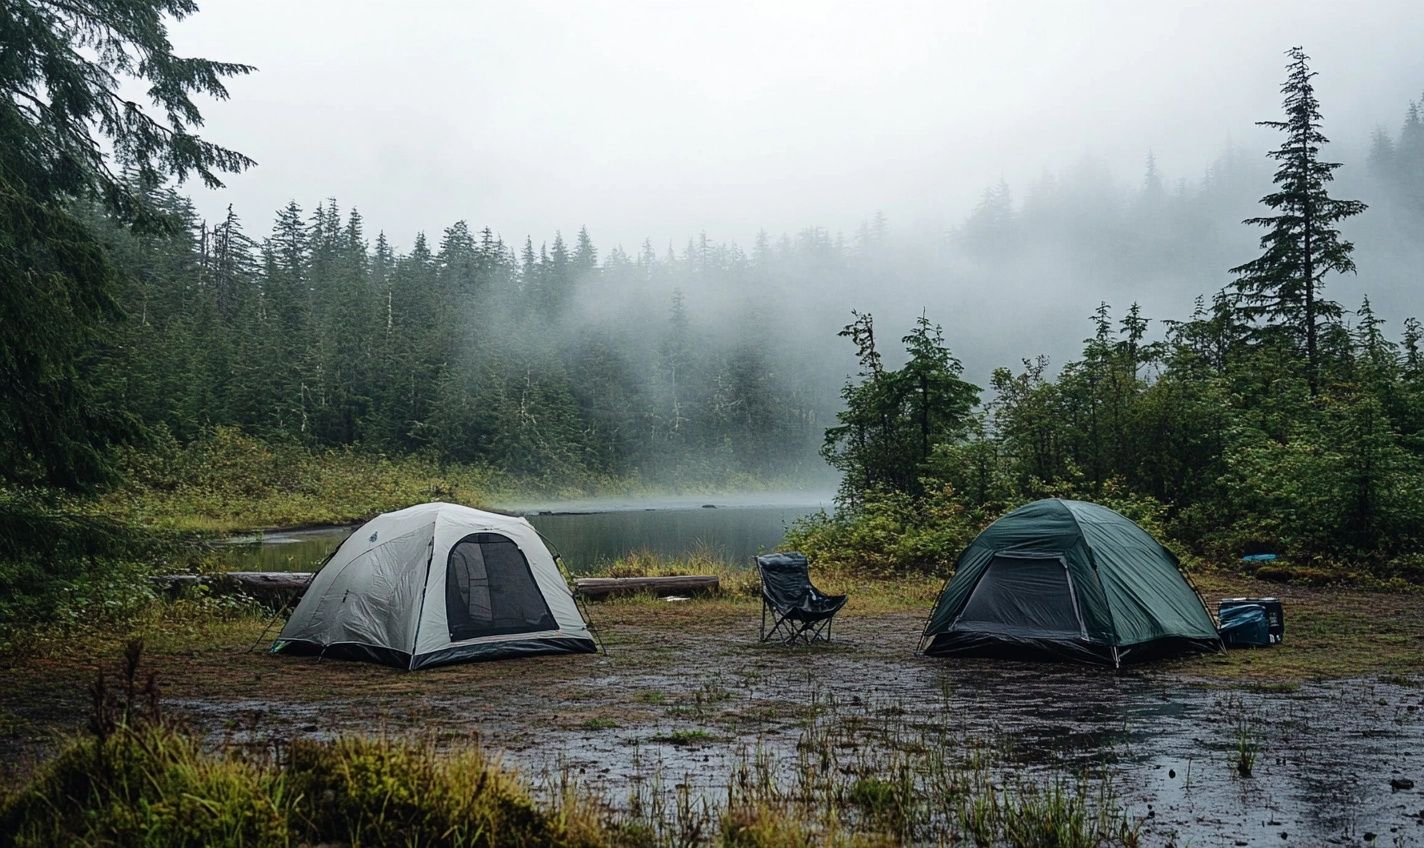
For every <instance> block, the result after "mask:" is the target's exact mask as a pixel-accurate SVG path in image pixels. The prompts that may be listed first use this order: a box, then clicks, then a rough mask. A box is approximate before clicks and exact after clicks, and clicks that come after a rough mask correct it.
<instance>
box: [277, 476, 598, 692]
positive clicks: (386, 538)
mask: <svg viewBox="0 0 1424 848" xmlns="http://www.w3.org/2000/svg"><path fill="white" fill-rule="evenodd" d="M596 650H597V648H596V645H595V644H594V641H593V637H592V635H591V634H590V633H589V629H588V625H587V623H586V622H585V621H584V619H583V616H582V615H580V614H579V609H578V606H577V605H576V604H575V603H574V599H573V595H572V594H570V592H569V587H568V584H566V583H565V582H564V578H563V576H562V575H561V574H560V572H559V567H558V565H557V564H556V563H555V562H554V557H553V555H552V554H550V553H549V549H548V548H547V547H545V545H544V542H543V540H542V539H540V538H539V534H538V532H537V531H535V529H534V528H533V527H532V526H531V525H530V524H529V522H528V521H526V520H524V519H523V518H518V517H515V516H509V515H497V514H495V513H490V512H482V511H480V510H477V509H471V508H469V507H465V506H458V505H455V504H448V503H428V504H420V505H419V506H413V507H409V508H407V509H402V510H400V511H398V512H388V513H386V514H384V515H378V516H376V517H375V518H373V519H371V520H370V521H368V522H366V523H365V524H363V525H362V526H361V527H360V528H359V529H357V530H356V532H354V533H352V534H351V535H350V536H349V537H348V538H347V539H346V541H345V542H342V543H341V547H339V548H337V550H336V553H334V554H332V556H331V558H330V559H329V560H328V561H327V563H326V565H325V566H324V567H323V568H322V569H321V570H320V571H318V572H317V574H316V575H315V576H314V577H313V578H312V581H311V585H310V586H308V587H307V590H306V593H305V594H304V595H303V596H302V599H301V601H300V602H299V603H298V604H297V608H296V609H295V610H294V611H293V612H292V616H291V618H290V619H288V620H287V625H286V626H285V627H283V628H282V633H281V635H280V636H278V637H277V641H276V642H274V643H273V645H272V652H273V653H294V654H320V655H322V656H325V657H338V658H345V659H361V660H369V661H372V662H379V663H385V664H386V665H393V666H397V667H399V668H408V669H417V668H426V667H428V666H433V665H443V664H446V663H454V662H466V661H470V660H482V659H495V658H499V657H512V656H524V655H531V654H548V653H592V652H594V651H596Z"/></svg>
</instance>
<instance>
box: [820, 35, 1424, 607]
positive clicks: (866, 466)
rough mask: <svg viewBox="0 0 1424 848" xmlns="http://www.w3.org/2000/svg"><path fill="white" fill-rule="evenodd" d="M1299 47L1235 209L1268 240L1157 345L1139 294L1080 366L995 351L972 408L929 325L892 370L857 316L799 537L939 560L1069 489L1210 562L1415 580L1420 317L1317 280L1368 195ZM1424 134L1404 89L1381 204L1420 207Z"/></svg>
mask: <svg viewBox="0 0 1424 848" xmlns="http://www.w3.org/2000/svg"><path fill="white" fill-rule="evenodd" d="M1291 56H1292V59H1291V65H1290V77H1289V78H1288V80H1287V84H1286V86H1285V88H1284V89H1283V91H1284V92H1285V94H1286V98H1285V102H1284V110H1285V116H1284V117H1283V119H1282V120H1279V121H1271V122H1267V123H1268V125H1269V126H1271V127H1273V128H1274V129H1277V130H1280V131H1281V132H1282V133H1283V134H1284V136H1285V138H1284V140H1283V141H1282V143H1281V146H1280V147H1279V148H1278V149H1277V150H1276V151H1274V152H1273V153H1272V154H1271V156H1270V158H1271V159H1272V160H1273V161H1274V162H1275V163H1276V165H1277V169H1276V171H1275V175H1274V178H1273V182H1274V188H1273V190H1271V191H1270V192H1269V193H1267V194H1266V195H1265V196H1264V197H1262V198H1261V204H1262V209H1261V211H1260V213H1259V214H1258V216H1257V217H1253V218H1251V219H1249V220H1247V221H1246V222H1245V223H1246V224H1247V225H1249V226H1254V227H1256V228H1258V229H1260V230H1261V232H1262V235H1261V238H1260V243H1259V248H1258V251H1259V252H1258V255H1257V256H1256V257H1255V258H1250V257H1249V256H1247V257H1242V259H1243V260H1245V261H1243V262H1241V263H1240V264H1238V265H1237V266H1236V267H1234V268H1232V269H1231V273H1232V275H1233V280H1232V282H1231V283H1230V284H1228V285H1227V286H1226V287H1225V288H1223V289H1221V290H1220V291H1218V292H1217V293H1216V294H1215V295H1214V296H1212V297H1210V298H1206V297H1203V298H1198V300H1197V303H1196V307H1195V309H1194V310H1193V311H1192V312H1191V314H1189V315H1186V316H1184V317H1182V318H1180V319H1176V320H1165V321H1163V322H1162V324H1163V326H1164V332H1163V333H1161V334H1159V335H1157V336H1156V337H1155V338H1154V335H1153V334H1152V333H1150V332H1149V327H1150V322H1149V320H1148V319H1147V317H1145V316H1144V315H1143V313H1142V310H1141V309H1140V308H1139V307H1138V305H1136V304H1133V305H1131V306H1130V307H1129V308H1128V309H1126V310H1125V311H1121V312H1119V313H1118V314H1116V315H1115V314H1114V312H1113V310H1112V309H1111V308H1110V307H1109V306H1108V305H1107V304H1106V303H1102V304H1100V305H1099V306H1098V308H1097V310H1096V311H1095V312H1094V314H1093V316H1092V318H1091V324H1090V325H1089V326H1090V328H1091V334H1090V335H1089V337H1088V338H1087V339H1086V340H1085V342H1084V346H1083V349H1082V353H1081V355H1080V356H1079V357H1078V358H1077V359H1075V360H1073V361H1070V362H1068V363H1066V364H1065V365H1064V366H1063V367H1062V368H1061V369H1060V370H1058V371H1057V372H1056V373H1055V372H1054V371H1053V370H1052V369H1051V368H1050V367H1049V362H1048V360H1047V358H1046V357H1043V356H1039V357H1036V358H1033V357H1031V358H1027V359H1024V360H1023V362H1022V365H1021V366H1020V367H1017V368H998V369H996V370H995V371H994V372H993V374H992V377H991V380H990V385H989V386H988V387H987V388H988V389H989V391H988V393H987V396H986V397H985V403H984V404H983V405H982V406H980V405H979V404H978V401H979V400H980V398H981V394H980V393H981V391H982V389H981V388H980V387H977V386H971V385H969V384H968V383H966V382H964V381H963V380H962V368H961V366H960V364H959V362H958V361H957V360H956V359H955V358H954V356H953V355H952V354H951V352H950V349H949V346H948V344H947V343H946V341H945V340H944V338H943V336H942V334H941V333H940V331H939V328H938V327H937V326H935V325H933V324H931V323H930V322H929V321H928V319H927V318H923V317H922V318H921V319H920V320H919V321H918V322H917V323H916V325H915V327H914V329H913V330H912V331H911V332H910V333H909V334H908V335H906V336H905V337H904V338H903V340H902V341H903V344H904V347H905V352H906V356H907V359H906V364H905V365H904V366H903V367H902V368H899V369H892V368H887V367H886V366H885V365H884V363H883V357H882V351H883V350H884V349H886V347H887V345H886V344H885V342H884V340H883V339H877V338H876V335H875V328H876V325H875V322H874V321H873V319H871V318H870V316H868V315H857V316H856V320H855V321H854V322H853V323H851V324H850V325H848V326H847V327H846V328H845V330H844V331H843V332H842V335H844V336H848V337H849V338H850V339H851V341H852V343H853V344H854V346H855V349H856V352H857V355H858V357H859V361H860V363H861V367H860V371H859V375H858V376H857V377H856V378H855V379H853V380H851V381H850V382H848V383H847V384H846V386H845V389H844V390H843V393H842V394H843V398H844V400H845V409H844V411H842V412H841V413H840V414H839V424H838V426H836V427H834V428H832V429H831V430H829V431H828V433H827V439H826V442H825V446H824V454H825V456H826V458H827V460H828V461H830V462H831V463H832V464H833V465H835V466H836V467H838V468H840V469H841V470H842V471H843V472H844V474H845V477H844V479H843V483H842V488H841V500H842V502H843V503H844V504H845V505H846V506H847V508H846V509H843V510H842V511H841V512H840V513H839V514H838V515H836V516H833V517H830V516H823V517H821V518H819V519H814V520H811V521H809V522H806V523H803V524H802V525H801V526H799V527H798V528H796V529H795V531H794V532H793V534H792V541H793V543H794V544H796V545H798V546H800V547H802V548H805V549H809V550H811V551H813V552H814V553H816V554H818V555H820V556H823V557H825V558H829V559H840V560H842V561H850V562H859V563H861V564H864V565H870V566H879V567H881V568H885V569H896V568H905V567H914V566H917V565H918V566H923V567H931V568H938V567H939V566H941V565H942V564H943V563H944V562H946V561H950V560H952V559H953V558H954V557H955V556H956V555H957V553H958V551H959V550H960V549H961V548H962V546H963V545H964V544H965V543H966V541H967V540H968V538H970V537H971V536H972V534H973V533H974V532H977V530H978V529H979V528H980V527H982V526H983V525H984V524H985V523H987V522H988V521H991V520H993V519H994V518H995V517H997V516H998V515H1000V514H1002V513H1003V512H1004V511H1005V510H1008V509H1011V508H1012V507H1014V506H1016V505H1018V504H1020V503H1022V502H1023V501H1025V500H1028V499H1032V498H1038V497H1046V496H1064V497H1079V498H1084V499H1089V500H1096V501H1101V502H1105V503H1108V504H1109V505H1112V506H1115V507H1117V508H1119V509H1121V510H1122V511H1124V512H1126V513H1127V514H1129V515H1130V516H1132V517H1133V518H1136V519H1138V520H1139V521H1141V522H1143V523H1144V524H1146V525H1147V526H1148V527H1150V528H1151V529H1153V530H1155V531H1157V532H1158V533H1159V534H1161V535H1163V536H1164V537H1168V538H1171V539H1174V540H1175V541H1177V542H1178V543H1180V544H1181V545H1183V546H1184V548H1185V549H1186V550H1189V551H1195V552H1197V553H1201V554H1205V555H1208V556H1210V557H1212V558H1214V559H1217V560H1227V561H1230V560H1234V559H1237V558H1239V557H1240V556H1242V555H1246V554H1256V553H1275V554H1278V555H1280V556H1283V557H1285V558H1286V560H1288V561H1290V562H1291V563H1292V564H1293V566H1292V568H1290V569H1286V570H1282V571H1281V572H1280V573H1282V574H1285V573H1291V574H1304V575H1307V576H1310V577H1312V578H1319V579H1333V578H1338V577H1339V576H1341V574H1342V573H1343V572H1347V571H1353V572H1356V573H1362V572H1366V571H1368V572H1372V573H1374V574H1375V575H1376V576H1385V577H1391V576H1393V577H1403V578H1407V579H1411V580H1419V579H1424V350H1421V345H1424V327H1422V326H1421V325H1420V323H1419V322H1418V321H1417V320H1415V319H1413V318H1410V319H1406V320H1405V321H1403V322H1402V324H1401V325H1400V326H1399V327H1398V329H1397V330H1396V331H1395V332H1394V333H1390V332H1387V330H1386V327H1385V322H1384V321H1383V320H1382V319H1381V318H1380V317H1379V316H1378V315H1376V314H1375V311H1374V309H1373V308H1372V306H1371V304H1370V301H1369V299H1368V298H1365V299H1364V300H1363V301H1362V302H1361V303H1360V304H1359V305H1358V307H1357V308H1355V309H1353V310H1347V309H1345V308H1344V307H1342V306H1341V305H1340V304H1338V303H1336V302H1335V301H1333V300H1331V299H1330V298H1329V297H1327V296H1326V288H1327V283H1328V282H1334V281H1335V280H1337V279H1339V275H1341V274H1343V273H1352V272H1355V271H1356V270H1357V269H1356V265H1355V262H1354V258H1353V253H1354V246H1353V244H1352V243H1351V242H1350V241H1349V240H1348V239H1346V238H1345V237H1344V235H1343V234H1342V231H1341V224H1342V222H1344V221H1346V220H1347V219H1350V218H1353V217H1355V216H1357V215H1361V214H1362V213H1364V212H1365V211H1366V206H1365V204H1363V203H1361V202H1359V201H1355V200H1347V199H1342V198H1340V197H1338V196H1336V195H1335V194H1334V193H1333V188H1332V186H1331V183H1332V181H1333V179H1334V175H1335V171H1336V170H1337V169H1338V168H1340V167H1341V166H1340V165H1339V164H1338V163H1331V162H1328V161H1326V159H1325V157H1324V156H1323V150H1324V147H1325V145H1326V143H1327V139H1326V138H1325V136H1324V135H1323V133H1322V131H1321V127H1322V118H1321V116H1320V111H1319V104H1318V103H1317V102H1316V100H1315V96H1314V91H1313V86H1312V84H1311V82H1310V80H1311V78H1312V77H1313V73H1312V72H1311V71H1310V70H1309V67H1308V64H1307V60H1306V57H1305V56H1304V54H1303V53H1301V52H1300V51H1298V50H1297V51H1293V52H1292V54H1291ZM1421 136H1424V134H1421V133H1420V121H1419V116H1418V105H1417V104H1416V105H1411V107H1410V110H1409V114H1408V118H1407V120H1406V123H1405V126H1404V131H1403V132H1402V133H1401V135H1400V138H1399V140H1398V141H1397V142H1395V141H1393V140H1392V139H1390V138H1389V137H1388V136H1384V135H1383V134H1378V135H1377V136H1376V149H1377V151H1380V150H1382V151H1388V156H1387V157H1386V156H1384V155H1383V154H1380V155H1377V156H1375V157H1374V158H1373V159H1372V160H1371V161H1372V166H1373V167H1374V168H1375V169H1376V173H1377V175H1379V176H1382V177H1388V178H1389V179H1390V180H1391V181H1390V182H1389V183H1388V184H1389V185H1390V186H1391V187H1392V189H1391V193H1390V195H1389V197H1388V198H1387V203H1389V204H1390V206H1391V207H1392V208H1391V209H1390V210H1389V211H1390V213H1391V214H1393V215H1396V216H1401V215H1407V214H1409V211H1410V210H1413V214H1414V215H1416V216H1418V213H1419V211H1420V210H1421V209H1424V182H1421V181H1420V180H1419V179H1417V178H1416V177H1417V175H1418V174H1424V138H1421ZM1383 168H1390V169H1395V170H1393V171H1381V170H1380V169H1383ZM1396 220H1398V219H1396ZM1404 220H1412V221H1413V222H1414V225H1415V226H1416V227H1419V226H1420V225H1421V224H1424V217H1414V218H1412V219H1409V218H1405V219H1404ZM1271 568H1276V567H1275V566H1272V567H1271ZM1268 571H1270V568H1268Z"/></svg>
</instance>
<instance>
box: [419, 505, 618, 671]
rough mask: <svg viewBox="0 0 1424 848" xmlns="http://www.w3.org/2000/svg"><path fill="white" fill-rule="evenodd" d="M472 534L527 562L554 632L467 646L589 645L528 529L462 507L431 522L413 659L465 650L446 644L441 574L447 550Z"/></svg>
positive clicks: (550, 560)
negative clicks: (495, 538) (493, 538)
mask: <svg viewBox="0 0 1424 848" xmlns="http://www.w3.org/2000/svg"><path fill="white" fill-rule="evenodd" d="M472 533H498V534H499V535H501V536H505V537H507V538H508V539H510V540H511V541H513V542H514V544H515V545H517V546H519V549H520V551H522V552H523V554H524V557H525V559H526V560H528V562H529V570H530V572H531V573H532V574H533V577H534V583H535V585H536V586H538V587H539V591H540V593H542V594H543V596H544V602H545V603H546V604H548V605H549V612H550V613H551V614H552V615H553V616H554V621H555V622H556V623H557V624H558V630H544V631H535V632H528V633H512V634H507V635H501V636H482V637H480V638H478V639H469V640H466V642H470V643H493V642H501V641H505V642H521V641H526V640H529V639H534V638H541V637H554V638H569V639H591V638H592V637H590V636H589V633H588V627H587V626H586V625H585V624H584V621H583V616H582V615H580V614H579V611H578V607H577V605H575V604H574V599H573V595H571V594H570V593H569V587H568V584H566V583H565V582H564V578H563V575H561V574H560V573H559V567H558V565H557V564H555V562H554V557H553V556H552V555H551V554H550V553H549V550H548V548H546V547H545V546H544V541H543V540H542V539H540V538H539V534H538V533H537V532H535V530H534V528H533V526H532V525H530V524H529V522H528V521H526V520H524V519H523V518H517V517H513V516H504V515H494V514H492V513H484V512H480V511H478V510H473V509H468V508H467V507H450V508H448V509H446V510H442V511H441V512H440V514H439V516H438V517H437V518H436V520H435V549H434V550H435V555H434V556H433V557H432V558H431V560H430V577H429V579H428V580H427V581H426V584H425V612H424V614H423V617H422V619H421V622H420V633H419V636H418V637H417V642H416V645H415V655H416V656H421V655H424V654H431V653H434V652H436V651H440V650H444V649H446V648H449V647H451V645H452V644H453V645H458V644H464V643H461V642H455V643H452V642H451V641H450V623H449V620H448V619H447V618H446V607H445V585H446V578H447V575H446V569H447V567H448V566H449V560H450V549H451V548H453V547H454V546H455V545H456V544H457V543H458V542H459V541H460V540H461V539H463V538H465V537H466V536H469V535H470V534H472Z"/></svg>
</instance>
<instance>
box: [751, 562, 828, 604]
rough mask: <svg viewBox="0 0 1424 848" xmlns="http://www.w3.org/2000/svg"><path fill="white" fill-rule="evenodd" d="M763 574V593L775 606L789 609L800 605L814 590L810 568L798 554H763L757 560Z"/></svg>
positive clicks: (758, 568)
mask: <svg viewBox="0 0 1424 848" xmlns="http://www.w3.org/2000/svg"><path fill="white" fill-rule="evenodd" d="M756 563H757V570H759V571H760V572H761V591H762V594H763V595H765V596H766V599H767V600H768V601H770V602H771V604H772V605H773V606H776V607H779V608H783V609H789V608H791V607H795V606H798V605H800V603H801V602H802V601H803V600H805V599H806V596H807V595H809V594H811V593H812V592H813V591H814V590H813V588H812V586H811V574H810V566H809V564H808V563H807V562H806V557H805V556H803V555H802V554H798V553H794V552H793V553H775V554H763V555H761V556H759V557H757V558H756Z"/></svg>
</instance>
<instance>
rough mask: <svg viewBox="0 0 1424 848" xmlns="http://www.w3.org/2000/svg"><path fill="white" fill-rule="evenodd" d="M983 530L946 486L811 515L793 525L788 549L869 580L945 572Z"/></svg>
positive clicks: (870, 498) (875, 496)
mask: <svg viewBox="0 0 1424 848" xmlns="http://www.w3.org/2000/svg"><path fill="white" fill-rule="evenodd" d="M978 529H979V528H978V525H977V523H976V522H975V521H974V520H973V519H972V518H971V516H970V515H969V513H968V512H967V511H966V510H965V508H964V506H963V505H962V504H960V503H959V501H958V500H957V499H956V498H955V495H954V490H953V489H952V488H951V487H950V486H948V485H944V486H942V487H940V488H938V489H934V490H931V491H929V492H927V493H926V494H925V495H923V496H922V497H919V498H915V497H911V496H910V495H907V494H905V493H903V492H872V493H869V494H867V495H866V496H865V497H864V500H863V502H862V504H861V505H860V507H859V508H857V509H855V510H844V509H843V510H841V511H839V512H837V513H836V514H834V515H827V514H826V513H824V512H821V513H817V514H814V515H810V516H807V517H806V518H803V519H800V520H799V521H797V522H795V523H794V524H792V525H791V527H790V528H789V529H788V531H787V534H786V541H785V543H784V545H785V546H786V547H787V548H790V549H794V550H799V551H801V552H802V553H804V554H806V556H807V557H808V558H810V559H811V560H812V561H813V562H817V563H824V564H832V565H838V566H842V567H844V568H846V569H848V570H850V571H854V572H858V573H862V574H867V575H870V576H892V575H895V574H904V573H907V572H921V573H943V572H944V571H945V570H946V569H948V568H949V567H951V566H952V565H953V564H954V561H955V559H957V558H958V556H959V553H960V551H962V550H963V549H964V546H965V545H967V544H969V542H970V540H971V539H973V538H974V535H975V533H977V532H978Z"/></svg>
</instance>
